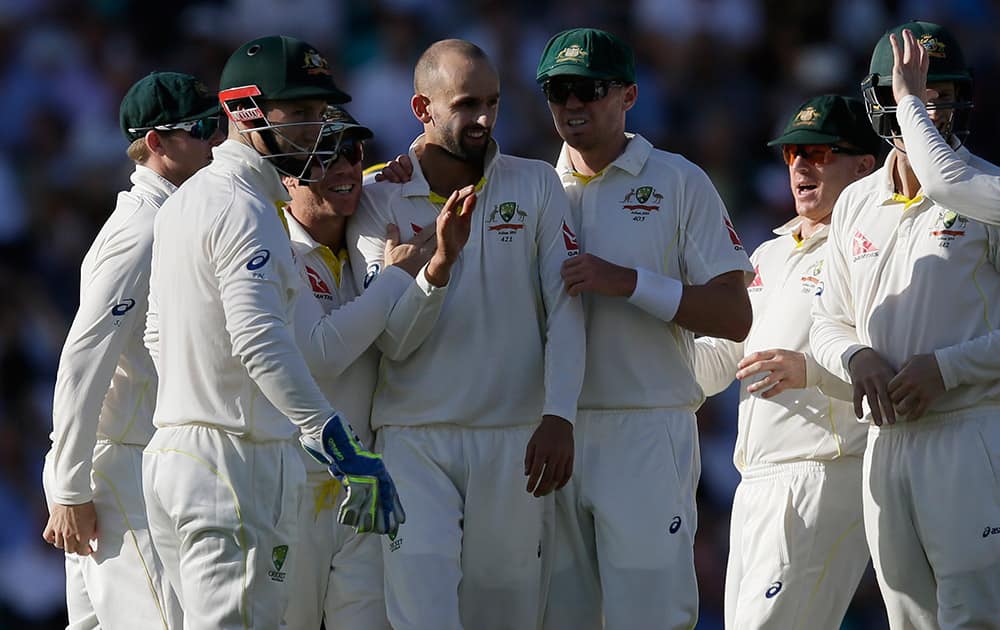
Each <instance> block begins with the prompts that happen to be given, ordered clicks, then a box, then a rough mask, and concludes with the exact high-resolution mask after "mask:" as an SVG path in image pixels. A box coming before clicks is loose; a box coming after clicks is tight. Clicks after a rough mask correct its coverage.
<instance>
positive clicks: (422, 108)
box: [410, 94, 433, 125]
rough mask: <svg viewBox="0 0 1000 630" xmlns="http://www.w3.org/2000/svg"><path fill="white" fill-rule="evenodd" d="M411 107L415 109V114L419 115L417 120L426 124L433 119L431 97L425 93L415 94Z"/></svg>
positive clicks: (411, 100)
mask: <svg viewBox="0 0 1000 630" xmlns="http://www.w3.org/2000/svg"><path fill="white" fill-rule="evenodd" d="M410 109H411V110H413V115H414V116H416V117H417V120H419V121H420V122H422V123H424V124H425V125H426V124H428V123H430V122H431V120H433V118H432V117H431V99H429V98H427V97H426V96H425V95H423V94H414V95H413V98H411V99H410Z"/></svg>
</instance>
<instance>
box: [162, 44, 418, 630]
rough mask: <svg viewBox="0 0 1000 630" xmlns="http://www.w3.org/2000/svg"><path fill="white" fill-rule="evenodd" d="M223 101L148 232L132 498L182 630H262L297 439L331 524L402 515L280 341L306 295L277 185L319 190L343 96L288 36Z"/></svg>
mask: <svg viewBox="0 0 1000 630" xmlns="http://www.w3.org/2000/svg"><path fill="white" fill-rule="evenodd" d="M220 86H221V92H220V93H219V100H220V103H221V104H222V106H223V109H224V111H225V112H226V114H227V117H228V119H229V136H228V139H227V140H226V141H225V142H224V143H223V144H221V145H220V146H218V147H216V148H215V150H214V152H213V162H212V164H211V165H210V166H209V167H206V168H205V169H203V170H202V171H200V172H199V173H198V174H197V175H195V176H194V177H192V178H191V179H190V180H189V181H188V182H186V183H185V185H184V186H182V187H181V188H180V189H178V191H177V192H176V193H175V195H174V196H173V197H172V198H171V199H170V200H169V202H168V203H167V204H165V205H164V208H163V211H162V212H160V213H159V214H158V215H157V220H156V223H155V228H154V230H155V231H154V240H153V258H152V273H151V278H150V298H149V301H150V305H149V313H148V315H147V323H146V334H145V339H144V341H145V343H146V345H147V347H148V348H149V349H150V353H151V355H152V357H153V361H154V363H155V364H156V367H157V372H158V373H159V387H158V389H157V402H156V411H155V414H154V418H153V422H154V424H155V425H156V427H157V429H156V432H155V433H154V434H153V437H152V439H151V440H150V442H149V445H148V446H147V448H146V451H145V453H144V458H143V481H144V484H143V491H144V494H145V497H146V506H147V511H148V515H149V524H150V531H151V532H152V536H153V543H154V545H155V547H156V551H157V553H158V554H159V555H160V557H161V558H162V560H163V564H164V567H165V569H166V572H167V575H168V577H169V578H170V581H171V583H172V584H173V585H174V587H175V589H176V590H177V592H178V596H179V598H180V603H181V606H182V608H183V610H184V626H185V628H188V629H192V628H195V629H198V628H205V629H208V628H212V629H219V628H226V629H228V628H241V629H246V628H267V629H273V628H277V627H278V626H279V623H280V621H281V618H282V615H283V613H284V611H285V605H286V602H287V599H288V592H287V583H288V574H289V572H290V571H292V570H293V568H294V566H295V563H296V562H297V554H298V553H300V551H299V550H298V549H297V546H296V543H297V539H298V508H299V500H300V495H301V489H302V486H303V485H304V482H305V471H304V468H303V466H302V459H301V455H300V453H299V445H298V440H297V439H296V437H297V436H299V434H300V433H301V438H300V439H301V441H302V444H303V446H305V447H306V448H307V449H308V450H309V451H310V452H311V453H312V454H313V455H314V457H317V458H318V459H322V460H324V463H326V464H328V465H329V466H330V469H331V472H334V473H336V474H338V475H340V476H341V477H343V478H344V479H345V480H346V481H347V482H348V484H349V485H348V487H349V492H350V495H351V497H350V499H349V501H348V502H347V503H345V506H346V505H350V506H351V509H349V510H341V512H340V519H341V522H345V523H348V524H352V525H355V527H356V529H358V530H359V531H375V532H378V533H395V531H396V530H397V528H398V525H399V523H400V522H402V521H403V520H404V518H405V516H404V514H403V512H402V507H401V505H400V503H399V500H398V498H397V497H396V493H395V488H394V486H393V483H392V480H391V478H390V477H389V475H388V473H387V472H386V469H385V467H384V465H383V464H382V461H381V459H380V458H379V457H378V456H377V455H374V454H373V453H371V452H369V451H367V450H365V449H364V447H363V446H362V445H361V444H359V441H358V440H357V438H356V437H354V435H353V431H352V430H351V428H350V426H349V425H348V423H347V420H346V419H343V418H342V417H341V416H340V415H339V414H338V413H337V412H335V411H334V409H333V407H332V406H331V404H330V403H329V402H328V401H327V400H326V399H325V398H324V396H323V395H322V393H321V392H320V390H319V388H318V386H317V385H316V383H315V381H314V380H313V378H312V376H311V375H310V373H309V368H308V366H307V364H306V361H305V359H304V358H303V356H302V354H301V353H300V351H299V349H298V348H297V347H296V345H295V338H294V334H293V330H292V328H293V327H292V325H291V324H292V321H293V320H292V317H293V310H294V309H293V307H294V305H295V303H296V299H297V295H298V293H299V292H300V291H301V290H304V285H303V284H302V278H301V276H300V274H299V272H298V269H297V268H296V265H295V263H294V262H293V258H292V250H291V246H290V243H289V240H288V236H287V234H286V232H285V230H284V227H283V226H282V224H281V220H280V218H279V215H278V211H277V207H276V204H278V203H279V202H286V201H287V200H288V197H287V193H286V191H285V189H284V187H283V186H282V184H281V175H288V176H291V177H296V178H298V179H305V180H309V179H313V178H316V176H314V175H313V173H314V167H315V166H319V167H320V168H319V172H320V173H321V174H322V172H323V171H324V170H325V165H326V164H327V163H329V161H330V160H331V159H332V158H333V156H334V155H335V153H334V150H332V149H331V150H326V149H323V148H322V147H323V146H324V143H325V141H326V139H327V137H328V134H324V133H323V130H324V129H325V127H326V125H327V121H326V120H325V113H326V110H327V106H328V104H330V103H342V102H345V101H347V100H348V99H349V97H348V96H347V95H346V94H345V93H343V92H341V91H340V90H339V89H338V88H337V86H336V85H335V84H334V82H333V79H332V77H331V74H330V69H329V64H328V62H327V60H326V59H325V58H324V57H323V56H322V54H320V53H319V51H317V50H316V49H315V48H314V47H313V46H311V45H309V44H308V43H306V42H303V41H301V40H297V39H294V38H291V37H285V36H270V37H263V38H259V39H255V40H253V41H250V42H248V43H246V44H244V45H243V46H241V47H240V48H239V49H238V50H237V51H236V52H235V53H233V55H232V56H231V57H230V58H229V60H228V61H227V63H226V65H225V67H224V69H223V72H222V77H221V80H220ZM289 420H291V422H289ZM301 553H308V551H307V550H305V551H302V552H301Z"/></svg>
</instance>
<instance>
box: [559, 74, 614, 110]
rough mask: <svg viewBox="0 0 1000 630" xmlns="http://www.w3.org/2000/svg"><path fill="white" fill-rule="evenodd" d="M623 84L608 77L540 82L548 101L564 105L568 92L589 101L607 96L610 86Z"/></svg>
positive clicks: (583, 100)
mask: <svg viewBox="0 0 1000 630" xmlns="http://www.w3.org/2000/svg"><path fill="white" fill-rule="evenodd" d="M623 85H625V84H624V83H622V82H621V81H613V80H610V79H583V78H581V79H548V80H546V81H545V83H543V84H542V91H543V92H545V98H547V99H549V102H550V103H555V104H556V105H564V104H565V103H566V101H568V100H569V95H570V94H575V95H576V97H577V98H578V99H580V101H581V102H584V103H591V102H593V101H599V100H601V99H602V98H604V97H605V96H607V95H608V90H610V89H611V88H612V87H620V86H623Z"/></svg>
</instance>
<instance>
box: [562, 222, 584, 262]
mask: <svg viewBox="0 0 1000 630" xmlns="http://www.w3.org/2000/svg"><path fill="white" fill-rule="evenodd" d="M562 236H563V245H565V246H566V254H567V255H569V256H576V255H577V254H579V253H580V242H579V241H578V240H576V234H574V233H573V230H571V229H569V226H568V225H566V221H565V220H564V221H563V222H562Z"/></svg>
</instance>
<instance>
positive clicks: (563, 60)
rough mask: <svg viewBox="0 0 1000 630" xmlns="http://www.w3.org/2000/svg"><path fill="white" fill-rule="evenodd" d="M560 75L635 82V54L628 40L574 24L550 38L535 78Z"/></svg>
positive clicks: (539, 80)
mask: <svg viewBox="0 0 1000 630" xmlns="http://www.w3.org/2000/svg"><path fill="white" fill-rule="evenodd" d="M559 75H574V76H580V77H587V78H590V79H608V80H617V81H623V82H625V83H635V56H634V55H633V54H632V49H631V48H630V47H629V45H628V44H626V43H625V42H623V41H622V40H621V39H619V38H618V37H616V36H615V35H613V34H612V33H609V32H607V31H602V30H600V29H596V28H574V29H571V30H568V31H563V32H561V33H559V34H557V35H556V36H555V37H553V38H552V39H550V40H549V43H548V44H547V45H546V46H545V52H543V53H542V58H541V60H540V61H539V62H538V72H537V73H536V75H535V80H536V81H538V82H539V83H543V82H544V81H545V80H546V79H548V78H550V77H554V76H559Z"/></svg>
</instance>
